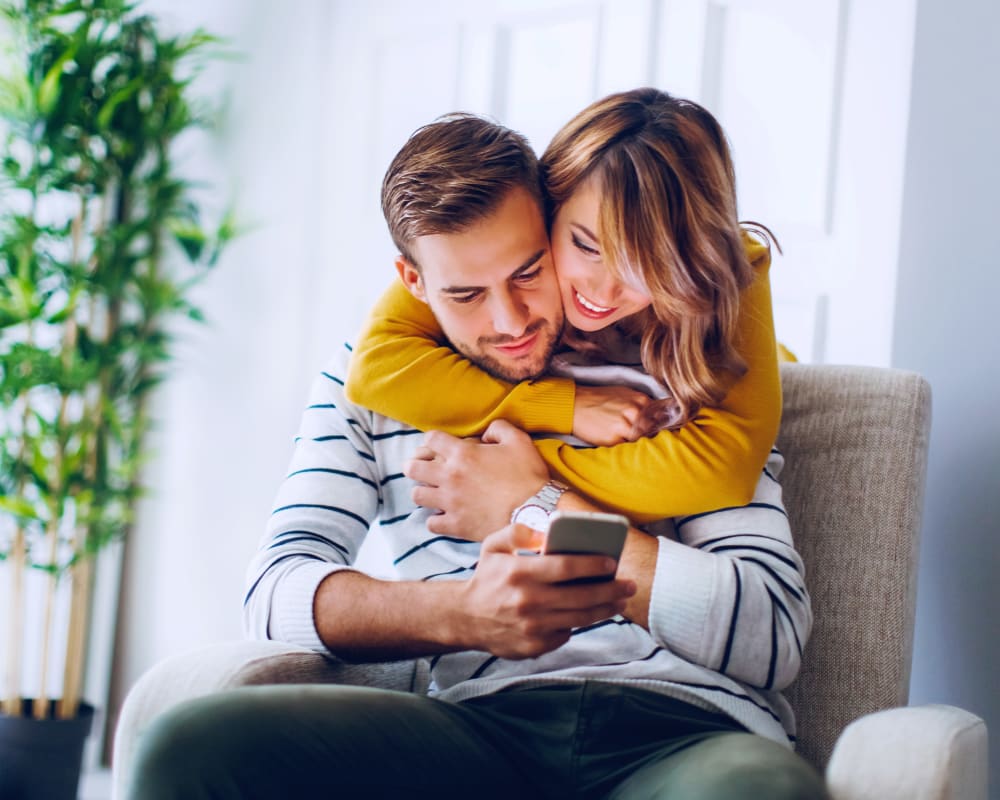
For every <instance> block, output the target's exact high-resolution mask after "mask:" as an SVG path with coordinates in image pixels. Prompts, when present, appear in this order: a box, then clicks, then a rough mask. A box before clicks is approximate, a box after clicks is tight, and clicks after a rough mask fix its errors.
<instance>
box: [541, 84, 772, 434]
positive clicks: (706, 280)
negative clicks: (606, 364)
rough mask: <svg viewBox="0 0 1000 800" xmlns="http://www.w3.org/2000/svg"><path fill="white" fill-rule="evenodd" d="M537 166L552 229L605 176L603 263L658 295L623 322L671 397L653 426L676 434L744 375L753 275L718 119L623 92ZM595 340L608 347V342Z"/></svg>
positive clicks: (664, 98) (578, 120) (556, 142)
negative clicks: (745, 308) (745, 318)
mask: <svg viewBox="0 0 1000 800" xmlns="http://www.w3.org/2000/svg"><path fill="white" fill-rule="evenodd" d="M540 166H541V174H542V180H543V184H544V186H545V189H546V192H547V208H546V213H547V217H548V222H549V225H550V227H551V224H552V221H553V220H554V218H555V215H556V214H557V213H558V211H559V209H560V207H561V206H562V205H563V203H565V202H566V201H567V200H568V199H569V197H570V196H571V195H572V194H573V193H574V192H575V191H576V190H577V189H578V188H579V187H580V186H582V185H583V184H584V183H585V182H586V181H589V180H594V181H596V188H597V190H598V193H599V196H600V198H601V205H600V209H601V210H600V219H599V220H598V227H599V229H598V231H597V235H598V237H599V240H600V247H601V253H602V256H603V259H604V262H605V264H606V266H607V267H608V269H610V270H611V271H612V272H613V273H614V274H615V276H616V277H617V278H618V279H619V280H621V281H622V282H624V283H626V284H628V285H630V286H633V287H636V288H641V289H642V291H644V292H645V293H647V294H648V295H649V296H650V298H651V299H652V302H651V304H650V306H649V308H647V309H645V310H644V311H642V312H640V313H639V314H636V315H635V316H633V317H630V318H629V319H628V320H626V321H625V323H624V326H625V330H626V332H628V333H631V334H632V335H634V336H635V337H637V338H638V339H639V340H640V342H641V353H642V363H643V367H644V368H645V369H646V371H647V372H648V373H649V374H650V375H652V376H654V377H655V378H657V379H658V380H659V381H661V382H662V383H663V384H664V385H665V386H666V387H667V388H668V390H669V391H670V393H671V395H672V398H673V400H672V402H670V401H668V402H666V403H663V402H661V403H657V404H651V405H652V406H653V407H652V408H650V409H649V414H648V415H647V416H648V417H649V419H647V420H646V425H649V424H650V423H651V422H653V424H657V425H665V426H666V427H671V428H674V427H679V426H681V425H683V424H684V423H685V422H687V421H688V420H690V419H691V418H692V417H694V416H695V415H696V414H697V413H698V411H699V409H701V408H702V407H703V406H712V405H717V404H718V403H719V402H720V401H721V400H722V398H723V397H724V396H725V394H726V392H727V390H728V388H729V386H730V385H731V384H732V382H733V380H734V378H735V377H738V376H740V375H742V374H743V373H745V372H746V369H747V367H746V363H745V361H744V360H743V359H742V358H741V357H740V355H739V353H737V352H736V349H735V347H734V344H733V341H734V338H735V335H736V325H737V315H738V312H739V303H740V294H741V293H742V291H743V290H744V289H746V288H747V287H748V286H749V285H750V283H751V281H752V280H753V269H752V267H751V265H750V262H749V260H748V259H747V256H746V251H745V244H744V241H743V233H742V229H741V225H740V223H739V221H738V218H737V215H736V177H735V172H734V170H733V164H732V159H731V157H730V155H729V145H728V144H727V142H726V137H725V134H724V133H723V130H722V128H721V126H720V125H719V123H718V122H717V121H716V120H715V118H714V117H713V116H712V115H711V114H710V113H709V112H708V111H706V110H705V109H704V108H702V107H701V106H700V105H698V104H697V103H693V102H691V101H688V100H681V99H678V98H675V97H672V96H670V95H668V94H666V93H665V92H662V91H660V90H658V89H635V90H632V91H629V92H621V93H618V94H613V95H610V96H608V97H605V98H604V99H603V100H598V101H597V102H595V103H593V104H592V105H590V106H589V107H587V108H585V109H584V110H583V111H582V112H580V113H579V114H577V116H576V117H574V118H573V119H572V120H570V122H569V123H567V124H566V125H565V126H564V127H563V128H562V130H560V131H559V133H557V134H556V136H555V138H554V139H553V140H552V143H551V144H550V145H549V146H548V148H547V149H546V151H545V153H544V155H543V156H542V158H541V164H540ZM761 229H763V232H764V233H765V234H767V236H765V241H766V240H767V238H770V232H769V231H767V229H766V228H763V226H760V225H755V226H754V230H755V231H760V230H761ZM570 337H571V338H570V341H571V343H573V344H574V345H579V344H580V342H581V340H580V337H579V336H574V335H572V333H571V335H570ZM590 338H591V339H592V340H594V341H596V342H597V343H598V345H597V346H598V347H599V342H600V338H601V337H600V336H596V337H590ZM591 346H592V347H593V345H591ZM654 420H655V422H654Z"/></svg>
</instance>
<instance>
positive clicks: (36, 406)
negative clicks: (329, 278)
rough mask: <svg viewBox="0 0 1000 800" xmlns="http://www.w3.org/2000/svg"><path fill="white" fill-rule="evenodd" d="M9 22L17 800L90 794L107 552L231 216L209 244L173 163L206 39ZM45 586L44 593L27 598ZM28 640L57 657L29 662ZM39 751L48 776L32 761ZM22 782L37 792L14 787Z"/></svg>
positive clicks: (27, 9)
mask: <svg viewBox="0 0 1000 800" xmlns="http://www.w3.org/2000/svg"><path fill="white" fill-rule="evenodd" d="M0 15H2V16H0V20H2V21H0V25H2V26H3V27H5V28H6V34H5V38H6V40H7V43H8V47H7V52H6V53H5V54H4V59H5V60H4V62H3V64H2V68H0V137H2V150H0V159H2V162H0V409H2V410H0V559H2V560H0V576H2V577H3V578H4V580H0V589H5V592H6V593H5V596H3V597H2V599H0V608H3V609H4V611H3V614H4V616H5V617H6V623H7V624H6V628H7V630H6V635H5V638H4V640H3V641H2V643H0V654H2V655H0V660H2V664H0V670H3V672H2V673H0V674H3V675H4V679H3V682H2V683H0V686H2V690H3V692H2V705H0V763H2V764H3V769H0V796H3V797H8V796H18V797H20V796H31V797H36V796H37V797H46V798H50V797H52V798H54V797H60V796H66V797H74V796H75V792H76V782H77V779H78V776H79V768H80V761H81V753H82V744H83V740H84V739H85V738H86V735H87V732H88V730H89V727H90V716H91V715H92V713H93V709H91V708H89V707H88V706H87V705H86V704H83V703H81V697H80V695H81V685H82V677H83V669H84V653H85V645H86V642H87V636H88V619H87V617H88V604H89V598H90V596H91V592H92V585H91V584H92V576H93V559H94V555H95V554H96V553H97V552H98V551H100V550H101V548H102V547H104V546H105V545H107V544H108V543H109V542H111V541H112V540H115V539H119V538H121V537H123V536H126V535H127V532H128V529H129V526H130V525H131V523H132V518H133V512H134V509H135V505H136V500H137V498H138V497H139V495H140V493H141V489H142V487H141V481H140V478H141V467H142V463H143V457H144V455H145V450H144V437H145V434H146V432H147V430H148V428H149V423H150V420H149V409H148V400H149V397H150V393H151V392H152V391H153V389H154V388H155V387H156V386H157V384H158V382H160V381H161V380H162V379H163V377H164V367H165V365H166V362H167V361H168V360H169V358H170V354H171V347H170V345H171V335H170V330H171V327H170V326H171V324H173V322H174V320H175V319H177V318H178V317H189V318H193V319H195V320H198V319H200V318H201V315H200V313H199V311H198V309H197V308H196V307H195V306H194V305H193V304H192V302H191V290H192V288H193V287H194V285H195V284H196V283H197V282H198V281H199V280H201V279H202V278H203V277H204V275H205V274H206V272H207V271H208V268H209V267H211V266H212V265H213V264H215V262H216V259H217V257H218V255H219V252H220V249H221V248H222V247H223V246H224V244H225V243H226V242H227V241H228V240H229V239H230V238H231V236H232V235H233V225H232V222H231V218H230V217H229V215H228V214H226V215H221V222H220V223H219V224H218V225H217V226H215V227H214V228H213V229H212V230H207V229H206V227H205V226H204V225H203V224H202V222H201V210H200V207H199V204H198V203H197V202H195V200H194V198H193V193H192V188H193V187H192V184H190V183H189V182H187V181H185V180H183V179H182V178H180V177H179V176H178V170H177V164H176V163H175V155H174V150H173V149H172V145H173V143H174V142H175V140H176V139H177V138H178V137H179V136H180V135H181V134H183V133H185V132H187V131H189V130H191V129H193V128H195V127H198V126H202V125H203V124H204V123H206V122H207V121H208V119H207V114H206V113H205V112H204V111H202V112H199V111H198V110H197V109H196V106H195V104H194V103H193V101H192V99H191V96H190V84H191V82H192V80H193V79H194V78H195V77H196V76H197V74H198V73H199V71H200V68H201V67H203V66H204V65H205V63H207V61H208V60H209V59H210V58H212V57H213V56H216V55H218V54H219V50H218V48H217V47H216V45H217V44H218V40H217V39H215V38H214V37H212V36H210V35H208V34H206V33H204V32H203V31H201V30H198V31H195V32H193V33H191V34H188V35H180V36H168V35H165V34H164V33H162V31H161V30H160V28H159V26H158V24H157V22H156V20H154V19H153V18H151V17H150V16H147V15H143V14H141V13H139V12H138V10H137V7H136V5H135V4H132V3H126V2H124V1H123V0H0ZM0 36H3V34H0ZM39 576H41V577H42V578H43V581H42V582H43V583H44V584H45V586H44V589H43V591H41V592H40V593H37V592H36V593H31V592H28V591H27V589H28V588H29V587H30V585H33V584H37V583H38V581H39ZM29 595H30V596H29ZM36 595H38V596H36ZM32 597H34V599H32ZM61 600H63V601H65V602H64V603H63V605H64V606H65V607H64V608H61V607H60V601H61ZM67 617H68V622H66V618H67ZM57 621H61V622H60V624H57ZM57 629H59V630H61V631H63V632H65V635H63V636H57V635H56V630H57ZM57 639H61V641H57ZM29 641H36V642H39V643H40V652H35V653H33V654H31V653H27V652H26V646H27V645H26V642H29ZM29 662H31V663H35V664H37V665H38V676H37V678H35V679H34V680H33V681H31V683H32V684H33V685H35V686H38V687H40V688H39V689H38V691H37V693H36V696H35V697H33V698H25V697H23V696H22V686H23V685H24V683H25V681H24V678H25V676H24V675H23V665H24V664H25V663H29ZM59 663H63V664H64V669H62V675H63V677H62V680H61V685H58V686H54V685H52V683H53V681H52V680H50V678H49V676H50V674H51V673H52V672H53V671H54V670H53V665H55V664H59ZM74 725H75V726H76V727H75V728H73V726H74ZM71 729H73V730H76V731H77V733H76V734H75V735H74V734H71V733H67V732H68V731H70V730H71ZM32 731H38V732H39V735H40V736H41V737H42V738H41V739H40V740H39V741H40V744H38V745H37V746H36V745H26V744H25V740H24V737H25V736H29V735H32V734H31V732H32ZM81 731H82V735H81V734H80V732H81ZM64 739H66V740H67V741H68V740H71V739H73V740H75V739H78V740H79V741H77V742H76V743H75V744H73V745H72V746H71V747H70V754H69V755H68V756H66V757H65V759H66V760H68V761H69V762H70V763H68V764H64V765H63V767H60V766H59V765H57V764H55V763H54V762H53V760H52V755H51V753H49V752H46V748H48V747H50V745H51V746H54V745H55V743H56V742H61V741H63V740H64ZM32 755H35V756H40V757H41V758H43V759H44V761H43V766H42V767H39V766H37V765H35V766H31V765H27V764H24V763H22V761H23V759H24V758H27V757H29V756H32ZM74 760H75V764H73V763H72V762H73V761H74ZM60 769H63V771H64V772H65V773H66V774H65V775H57V774H56V773H58V772H59V770H60ZM19 770H20V772H19ZM25 776H27V778H25ZM25 780H29V781H30V783H31V785H30V786H22V785H20V784H18V783H17V781H22V782H24V781H25Z"/></svg>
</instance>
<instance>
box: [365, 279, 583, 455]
mask: <svg viewBox="0 0 1000 800" xmlns="http://www.w3.org/2000/svg"><path fill="white" fill-rule="evenodd" d="M345 389H346V394H347V398H348V399H349V400H350V401H351V402H352V403H355V404H357V405H360V406H364V407H365V408H369V409H371V410H372V411H375V412H377V413H379V414H382V415H384V416H386V417H391V418H392V419H397V420H399V421H401V422H405V423H406V424H408V425H412V426H413V427H415V428H420V429H421V430H443V431H446V432H448V433H450V434H452V435H453V436H478V435H479V434H481V433H482V432H483V431H484V430H485V429H486V428H487V426H488V425H489V424H490V423H491V422H492V421H493V420H495V419H506V420H509V421H510V422H512V423H514V424H515V425H517V426H518V427H519V428H522V429H523V430H526V431H532V432H542V431H544V432H548V433H571V432H572V430H573V396H574V390H575V387H574V385H573V381H571V380H570V379H569V378H543V379H541V380H536V381H522V382H520V383H517V384H513V383H509V382H507V381H502V380H500V379H498V378H494V377H492V376H490V375H488V374H487V373H485V372H483V371H482V370H481V369H479V368H478V367H477V366H475V365H474V364H473V363H472V362H471V361H469V360H468V359H466V358H465V357H464V356H461V355H459V354H458V353H456V352H455V351H454V350H452V348H451V346H450V345H449V344H448V342H447V339H446V338H445V336H444V333H443V332H442V331H441V327H440V325H438V322H437V319H436V318H435V316H434V314H433V313H432V312H431V310H430V308H428V306H427V305H426V304H425V303H422V302H421V301H419V300H417V298H415V297H413V295H411V294H410V293H409V292H408V291H407V289H406V287H405V286H403V284H402V283H400V282H398V281H396V282H393V285H392V286H391V287H390V288H389V289H388V291H386V292H385V294H383V295H382V297H381V298H380V299H379V301H378V302H377V303H376V304H375V307H374V308H373V309H372V312H371V314H370V315H369V317H368V321H367V322H366V323H365V327H364V328H363V329H362V332H361V336H360V337H359V339H358V342H357V344H356V346H355V348H354V353H353V355H352V357H351V366H350V369H349V371H348V373H347V385H346V387H345Z"/></svg>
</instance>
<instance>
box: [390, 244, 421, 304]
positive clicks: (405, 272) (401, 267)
mask: <svg viewBox="0 0 1000 800" xmlns="http://www.w3.org/2000/svg"><path fill="white" fill-rule="evenodd" d="M396 272H398V273H399V279H400V280H401V281H402V282H403V286H405V287H406V288H407V289H408V290H409V292H410V294H412V295H413V296H414V297H416V298H417V300H419V301H420V302H422V303H426V302H427V292H426V291H425V290H424V279H423V277H421V275H420V270H418V269H417V268H416V267H415V266H414V265H413V264H411V263H410V262H409V261H407V260H406V259H405V258H403V257H402V256H398V257H397V258H396Z"/></svg>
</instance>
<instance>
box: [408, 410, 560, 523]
mask: <svg viewBox="0 0 1000 800" xmlns="http://www.w3.org/2000/svg"><path fill="white" fill-rule="evenodd" d="M403 472H404V473H405V474H406V476H407V477H408V478H412V479H413V480H415V481H418V482H419V483H420V484H422V485H420V486H417V487H416V488H415V489H414V490H413V502H415V503H416V504H417V505H420V506H424V507H425V508H436V509H438V510H439V511H440V512H441V513H439V514H435V515H434V516H432V517H431V518H430V519H428V520H427V529H428V530H429V531H431V532H432V533H440V534H445V535H450V536H461V537H462V538H463V539H471V540H478V541H481V540H482V539H483V538H484V537H485V536H486V535H487V534H488V533H491V532H493V531H495V530H499V529H500V528H502V527H504V526H505V525H507V523H508V522H509V521H510V515H511V512H513V510H514V509H515V508H517V507H518V506H519V505H521V503H523V502H524V501H525V500H527V499H528V498H529V497H531V496H532V495H533V494H534V493H535V492H537V491H538V490H539V489H540V488H542V486H544V485H545V482H546V481H547V480H548V479H549V470H548V467H547V466H546V465H545V462H544V461H543V460H542V458H541V456H539V455H538V451H537V450H536V449H535V446H534V445H533V444H532V443H531V437H530V436H528V434H526V433H524V432H523V431H522V430H520V429H519V428H515V427H514V426H513V425H511V424H510V423H509V422H506V421H505V420H497V421H495V422H493V423H491V424H490V426H489V427H488V428H487V429H486V431H485V432H484V433H483V438H482V440H479V439H458V438H456V437H454V436H450V435H449V434H447V433H442V432H441V431H431V432H429V433H428V434H427V436H426V437H425V438H424V444H423V446H421V447H419V448H417V450H416V454H415V456H414V458H413V459H411V460H410V461H408V462H407V463H406V464H405V465H404V467H403Z"/></svg>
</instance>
